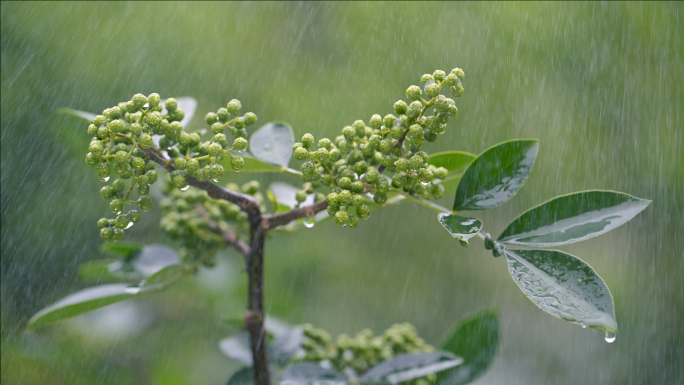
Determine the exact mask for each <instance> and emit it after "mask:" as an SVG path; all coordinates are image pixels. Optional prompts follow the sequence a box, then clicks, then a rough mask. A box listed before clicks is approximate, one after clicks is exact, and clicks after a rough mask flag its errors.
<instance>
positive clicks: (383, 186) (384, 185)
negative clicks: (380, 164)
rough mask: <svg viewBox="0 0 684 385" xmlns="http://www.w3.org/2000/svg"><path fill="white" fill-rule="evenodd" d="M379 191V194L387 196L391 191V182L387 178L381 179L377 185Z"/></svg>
mask: <svg viewBox="0 0 684 385" xmlns="http://www.w3.org/2000/svg"><path fill="white" fill-rule="evenodd" d="M377 189H378V192H379V193H383V194H386V193H387V192H388V191H389V181H387V178H380V180H379V181H378V183H377Z"/></svg>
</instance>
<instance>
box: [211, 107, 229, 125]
mask: <svg viewBox="0 0 684 385" xmlns="http://www.w3.org/2000/svg"><path fill="white" fill-rule="evenodd" d="M216 117H217V118H218V120H219V122H221V123H226V122H227V121H229V120H230V113H229V112H228V109H226V108H223V107H221V108H219V109H218V111H216ZM212 124H213V123H212Z"/></svg>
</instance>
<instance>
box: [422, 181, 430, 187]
mask: <svg viewBox="0 0 684 385" xmlns="http://www.w3.org/2000/svg"><path fill="white" fill-rule="evenodd" d="M420 184H422V185H423V186H427V185H429V184H430V182H420Z"/></svg>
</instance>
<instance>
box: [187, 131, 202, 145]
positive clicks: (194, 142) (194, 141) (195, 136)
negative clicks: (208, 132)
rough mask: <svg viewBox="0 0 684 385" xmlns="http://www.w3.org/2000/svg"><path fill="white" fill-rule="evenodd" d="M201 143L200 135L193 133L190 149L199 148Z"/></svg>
mask: <svg viewBox="0 0 684 385" xmlns="http://www.w3.org/2000/svg"><path fill="white" fill-rule="evenodd" d="M200 141H201V139H200V136H199V134H198V133H196V132H193V133H192V134H190V146H189V147H190V148H192V147H197V146H199V144H200Z"/></svg>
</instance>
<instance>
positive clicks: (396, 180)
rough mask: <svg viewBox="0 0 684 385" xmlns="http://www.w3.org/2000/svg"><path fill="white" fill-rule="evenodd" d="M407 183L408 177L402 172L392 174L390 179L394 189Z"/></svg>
mask: <svg viewBox="0 0 684 385" xmlns="http://www.w3.org/2000/svg"><path fill="white" fill-rule="evenodd" d="M407 182H408V175H407V174H406V172H404V171H399V172H398V173H396V174H394V177H393V178H392V185H394V187H401V186H405V185H406V183H407Z"/></svg>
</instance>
